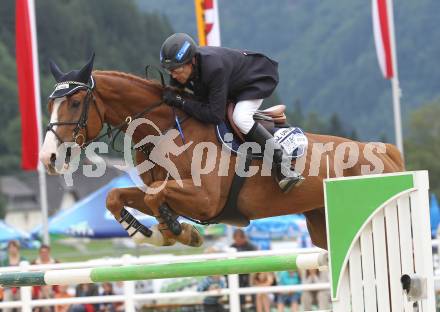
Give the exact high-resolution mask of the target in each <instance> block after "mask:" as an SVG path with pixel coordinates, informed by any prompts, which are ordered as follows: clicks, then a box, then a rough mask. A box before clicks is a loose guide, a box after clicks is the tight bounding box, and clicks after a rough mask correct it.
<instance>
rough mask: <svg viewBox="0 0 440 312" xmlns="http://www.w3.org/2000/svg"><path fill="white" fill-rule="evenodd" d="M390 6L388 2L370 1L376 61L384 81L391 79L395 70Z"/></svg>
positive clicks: (385, 0) (383, 0) (382, 0)
mask: <svg viewBox="0 0 440 312" xmlns="http://www.w3.org/2000/svg"><path fill="white" fill-rule="evenodd" d="M392 9H393V8H392V4H391V1H389V0H372V16H373V30H374V42H375V44H376V53H377V59H378V60H379V66H380V69H381V71H382V74H383V76H384V77H385V78H386V79H391V78H393V76H394V74H395V70H394V67H393V51H392V42H391V35H392V33H391V32H392V31H393V30H394V29H393V28H394V27H393V25H392V24H391V23H392V19H391V18H390V16H391V15H390V13H392V12H391V11H390V10H392Z"/></svg>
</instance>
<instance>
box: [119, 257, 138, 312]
mask: <svg viewBox="0 0 440 312" xmlns="http://www.w3.org/2000/svg"><path fill="white" fill-rule="evenodd" d="M122 258H123V259H124V265H129V264H130V263H131V262H132V259H133V257H132V256H131V255H128V254H125V255H123V256H122ZM134 294H135V281H124V296H125V301H124V305H125V309H124V311H126V312H135V311H136V309H135V304H134Z"/></svg>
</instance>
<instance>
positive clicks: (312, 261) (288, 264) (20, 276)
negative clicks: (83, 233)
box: [0, 253, 327, 286]
mask: <svg viewBox="0 0 440 312" xmlns="http://www.w3.org/2000/svg"><path fill="white" fill-rule="evenodd" d="M326 266H327V254H326V253H310V254H299V255H280V256H264V257H261V256H259V257H246V258H237V259H216V260H205V261H193V262H180V263H167V264H148V265H127V266H113V267H112V266H109V267H99V268H93V269H71V270H51V271H46V272H16V273H15V272H12V273H2V274H1V275H0V285H2V286H35V285H70V284H82V283H98V282H117V281H135V280H148V279H161V278H173V277H174V278H175V277H192V276H207V275H227V274H247V273H257V272H274V271H287V270H292V271H296V270H300V269H311V268H319V267H326Z"/></svg>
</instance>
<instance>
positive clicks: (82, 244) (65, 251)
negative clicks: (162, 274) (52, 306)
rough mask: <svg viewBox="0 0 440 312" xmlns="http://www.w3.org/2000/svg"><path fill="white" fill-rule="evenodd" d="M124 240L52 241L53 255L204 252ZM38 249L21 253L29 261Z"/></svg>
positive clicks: (70, 257)
mask: <svg viewBox="0 0 440 312" xmlns="http://www.w3.org/2000/svg"><path fill="white" fill-rule="evenodd" d="M122 242H123V241H121V240H118V241H116V242H115V241H113V240H111V239H95V240H90V239H74V240H73V239H66V240H53V241H52V242H51V251H52V257H53V258H55V259H57V260H59V261H61V262H74V261H85V260H90V259H96V258H107V257H112V258H113V257H115V258H116V257H120V256H122V255H124V254H130V255H133V256H140V255H156V254H163V253H167V254H175V255H179V254H195V253H202V252H203V250H204V248H206V246H204V247H200V248H190V247H185V246H182V245H180V244H176V245H175V246H170V247H160V248H158V247H152V246H148V245H145V246H132V245H131V244H124V243H122ZM37 253H38V250H37V249H22V250H21V254H22V255H23V256H24V257H25V258H26V259H28V260H29V261H32V260H34V259H35V258H36V257H37Z"/></svg>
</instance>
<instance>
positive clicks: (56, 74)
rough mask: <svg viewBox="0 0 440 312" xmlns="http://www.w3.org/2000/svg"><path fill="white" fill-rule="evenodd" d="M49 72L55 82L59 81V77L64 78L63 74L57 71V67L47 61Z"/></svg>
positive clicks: (52, 62)
mask: <svg viewBox="0 0 440 312" xmlns="http://www.w3.org/2000/svg"><path fill="white" fill-rule="evenodd" d="M49 66H50V71H51V73H52V76H53V77H54V78H55V81H56V82H60V81H61V77H62V76H64V73H63V72H62V71H61V70H60V69H59V67H58V65H57V64H55V62H54V61H52V60H50V61H49Z"/></svg>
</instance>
